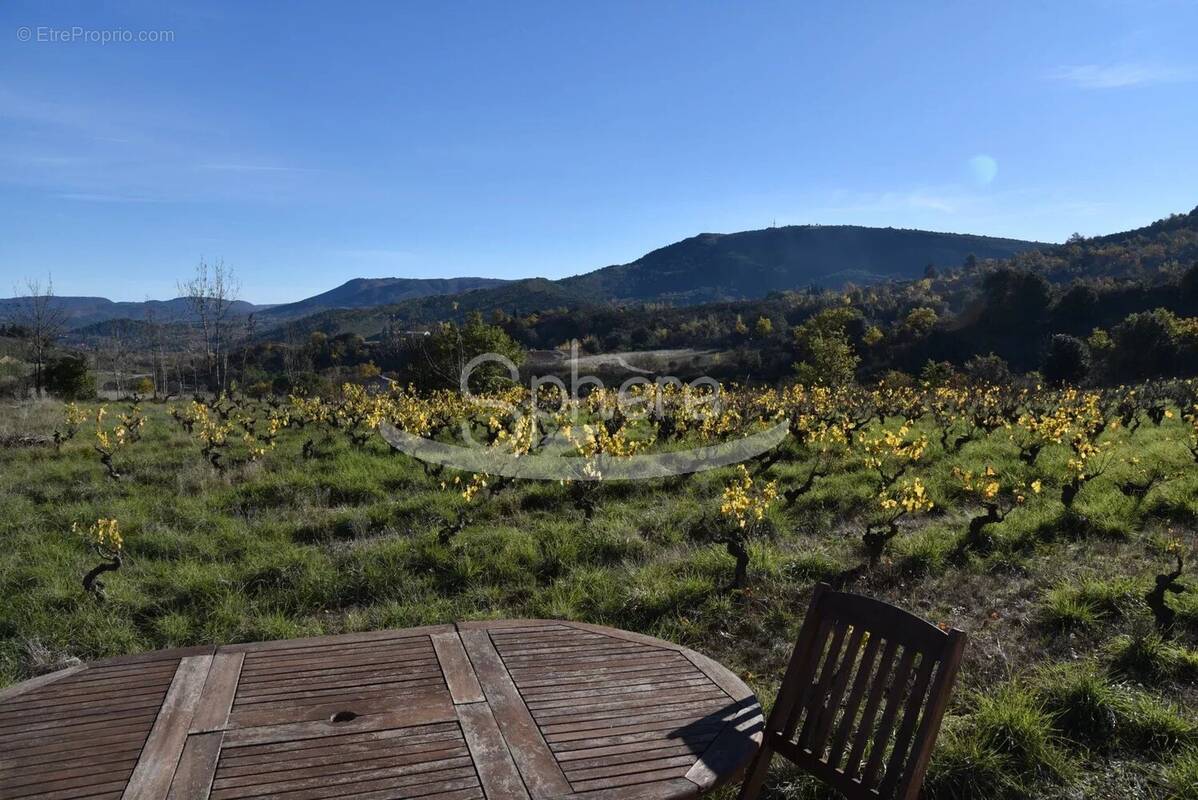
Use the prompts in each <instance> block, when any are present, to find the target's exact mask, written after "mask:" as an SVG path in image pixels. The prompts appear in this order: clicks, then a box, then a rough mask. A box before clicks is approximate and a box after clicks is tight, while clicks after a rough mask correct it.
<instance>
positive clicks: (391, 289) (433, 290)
mask: <svg viewBox="0 0 1198 800" xmlns="http://www.w3.org/2000/svg"><path fill="white" fill-rule="evenodd" d="M503 283H505V281H502V280H499V279H497V278H427V279H425V278H356V279H354V280H351V281H349V282H347V283H344V284H342V285H341V286H338V287H337V288H336V289H331V290H330V291H327V292H324V293H323V294H318V295H316V296H315V297H309V298H307V299H305V300H300V301H298V302H295V303H287V304H285V305H274V306H271V305H255V304H253V303H248V302H245V301H237V302H235V303H234V304H233V306H232V307H231V308H230V312H229V313H230V315H231V316H234V317H244V316H248V315H249V314H257V315H261V316H262V318H263V323H264V324H266V325H268V326H269V325H272V324H276V323H278V322H280V321H283V320H287V319H296V318H299V317H305V316H309V315H311V314H317V313H320V312H322V311H329V310H333V309H340V308H364V307H368V306H381V305H388V304H393V303H399V302H402V301H404V300H409V299H413V298H419V297H428V296H430V295H438V294H457V293H459V292H466V291H470V290H472V289H478V288H483V287H489V286H498V285H500V284H503ZM53 302H54V304H55V305H56V306H57V307H58V308H60V309H62V311H63V312H64V314H65V316H66V320H67V327H68V328H71V329H72V330H80V329H85V328H87V329H91V330H90V331H88V333H91V334H95V332H96V331H98V330H100V329H99V328H96V327H95V326H97V325H99V324H100V323H105V322H112V321H115V320H122V319H128V320H134V321H143V320H145V319H146V318H147V316H148V315H150V314H152V315H153V317H154V319H155V321H157V322H160V323H173V322H195V321H196V320H195V318H194V315H193V314H192V310H191V306H190V305H189V303H188V301H187V299H186V298H183V297H177V298H175V299H173V300H147V301H145V302H140V303H138V302H113V301H112V300H108V299H105V298H103V297H70V296H61V297H57V296H56V297H55V298H54V301H53ZM20 306H21V300H20V299H19V298H15V297H14V298H0V321H2V320H7V319H10V318H12V317H13V316H14V315H15V314H17V313H19V310H20Z"/></svg>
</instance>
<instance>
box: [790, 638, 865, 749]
mask: <svg viewBox="0 0 1198 800" xmlns="http://www.w3.org/2000/svg"><path fill="white" fill-rule="evenodd" d="M848 631H849V626H848V625H836V626H835V628H834V629H833V632H832V640H831V641H830V642H829V643H828V651H827V653H825V654H824V661H823V666H822V667H821V668H820V671H819V678H818V680H817V681H816V683H815V686H814V688H813V689H812V691H810V692H807V693H806V696H805V697H804V700H803V705H802V707H801V708H799V709H798V714H796V715H795V721H796V722H797V721H798V719H799V718H800V717H801V718H802V720H803V728H802V730H801V731H800V732H799V737H798V742H799V744H800V745H801V746H806V745H805V740H806V739H808V738H809V737H810V734H811V731H812V729H813V728H814V726H815V721H816V718H817V717H818V716H819V709H821V708H823V706H824V703H825V702H826V701H827V697H828V687H830V686H831V685H832V681H833V679H834V677H835V675H836V665H837V664H838V663H839V661H840V653H841V647H842V646H843V645H844V636H845V634H846V633H848ZM786 738H787V739H793V738H795V736H794V728H790V729H789V730H787V731H786Z"/></svg>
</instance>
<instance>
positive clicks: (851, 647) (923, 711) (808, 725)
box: [740, 583, 965, 800]
mask: <svg viewBox="0 0 1198 800" xmlns="http://www.w3.org/2000/svg"><path fill="white" fill-rule="evenodd" d="M964 649H965V634H964V633H962V632H961V631H958V630H951V631H948V632H945V631H942V630H940V629H939V628H937V627H936V626H935V625H932V624H931V623H929V622H927V621H925V620H923V619H920V618H919V617H917V616H915V615H914V614H910V613H908V612H906V611H903V610H902V609H901V608H896V607H895V606H892V605H890V604H889V603H883V602H881V601H879V600H873V599H871V598H868V597H862V596H860V595H855V594H846V593H844V592H834V591H832V590H831V589H830V588H829V587H828V586H827V584H822V583H821V584H819V585H817V586H816V587H815V595H814V597H812V598H811V607H810V608H809V609H808V611H807V618H806V619H805V620H804V621H803V627H802V629H801V630H800V631H799V640H798V643H797V644H796V645H795V649H794V654H793V655H792V656H791V658H790V665H789V666H788V667H787V669H786V676H785V677H784V678H783V679H782V686H781V688H780V690H779V691H778V699H777V701H776V702H775V704H774V708H773V710H772V711H771V712H770V716H769V720H767V722H766V727H765V737H764V740H763V742H762V746H761V750H760V751H759V752H758V754H757V757H756V759H755V760H754V761H753V764H752V765H751V766H750V767H749V771H748V775H747V777H746V778H745V782H744V785H743V787H742V788H741V793H740V797H741V800H753V798H756V797H758V796H759V794H760V792H761V786H762V783H763V782H764V781H765V776H766V772H767V771H768V770H769V765H770V760H771V759H772V758H773V756H774V754H775V753H776V754H778V755H780V756H782V757H783V758H785V759H787V760H788V761H791V762H793V763H794V764H796V765H798V766H799V767H801V768H802V769H804V770H806V771H807V772H809V773H811V774H812V775H814V776H816V777H817V778H819V779H821V780H823V781H824V782H825V783H827V784H828V785H830V786H831V787H833V788H834V789H836V790H838V791H840V792H841V793H842V794H844V795H845V797H847V798H848V799H849V800H859V799H862V798H874V799H875V800H876V799H877V798H887V799H889V798H893V799H894V800H914V799H915V798H916V797H917V796H918V795H919V791H920V788H921V786H922V784H923V776H924V772H925V771H926V770H927V767H928V759H929V757H930V756H931V754H932V747H933V745H934V744H935V743H936V735H937V733H939V730H940V721H941V719H942V718H943V717H944V710H945V707H946V706H947V705H948V700H949V696H950V695H951V693H952V688H953V681H954V680H955V679H956V676H957V668H958V667H959V666H960V664H961V654H962V652H963V651H964Z"/></svg>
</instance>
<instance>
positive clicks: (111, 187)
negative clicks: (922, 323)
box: [0, 0, 1198, 302]
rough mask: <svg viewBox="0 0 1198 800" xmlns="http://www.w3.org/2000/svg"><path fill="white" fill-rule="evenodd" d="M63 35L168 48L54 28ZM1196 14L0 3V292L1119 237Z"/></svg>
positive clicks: (1153, 196) (1188, 53)
mask: <svg viewBox="0 0 1198 800" xmlns="http://www.w3.org/2000/svg"><path fill="white" fill-rule="evenodd" d="M76 26H77V27H79V28H81V29H83V30H84V31H101V30H108V31H111V30H118V31H129V32H131V35H132V36H134V37H136V36H138V33H139V32H141V31H169V32H170V33H171V36H172V37H173V41H166V42H154V43H141V42H136V41H135V42H110V43H107V44H103V43H97V42H89V41H58V42H54V41H46V40H45V39H47V38H50V37H52V36H54V35H56V34H54V33H52V32H51V31H50V29H66V30H69V29H71V28H72V27H76ZM1196 30H1198V3H1193V2H1185V3H1181V2H1144V1H1143V0H1140V1H1138V2H1087V3H1076V4H1075V3H1066V2H1052V3H1044V2H1035V3H1020V2H1012V3H974V2H960V1H959V0H958V1H957V2H943V3H940V2H923V3H881V2H879V3H843V2H836V3H827V4H823V3H813V2H787V3H756V2H743V3H742V2H736V3H733V2H726V3H713V2H712V3H709V2H696V1H688V2H677V3H668V2H657V1H656V0H655V1H654V2H635V3H632V2H630V3H617V2H603V3H574V2H566V3H563V2H546V3H517V2H503V3H499V2H495V3H456V2H428V3H422V4H418V3H415V2H388V3H337V4H329V3H327V2H319V3H318V2H312V3H287V4H276V3H266V2H261V3H259V2H227V3H225V2H198V0H197V2H194V3H181V2H176V1H175V0H170V1H169V2H168V1H165V0H96V1H95V2H79V3H55V2H37V1H36V0H34V1H31V2H21V1H19V0H4V2H2V3H0V295H2V294H8V293H9V292H10V291H11V288H10V287H13V286H15V285H16V284H17V283H18V282H20V281H22V280H23V279H24V278H25V277H26V276H35V277H36V276H41V277H42V278H43V279H44V276H45V275H46V274H52V275H53V280H54V285H55V289H56V291H57V292H58V293H59V294H84V295H103V296H108V297H111V298H113V299H126V300H141V299H145V298H147V297H157V298H162V297H169V296H173V295H174V294H175V291H174V290H175V285H176V281H177V280H178V279H179V278H181V277H185V276H186V275H187V273H188V272H189V271H190V270H191V269H192V268H193V266H194V264H195V263H196V262H197V261H198V260H199V259H200V258H201V257H204V258H207V259H209V260H213V259H220V258H223V259H224V261H225V262H226V263H227V264H230V265H232V266H233V267H234V268H235V269H236V271H237V273H238V275H239V277H240V279H241V282H242V295H243V297H244V298H245V299H249V300H253V301H257V302H285V301H289V300H295V299H299V298H301V297H304V296H308V295H311V294H314V293H317V292H320V291H323V290H325V289H328V288H331V287H333V286H335V285H337V284H339V283H341V282H343V281H345V280H347V279H349V278H352V277H358V276H367V277H377V276H389V275H395V276H409V277H439V276H450V275H488V276H497V277H522V276H532V275H542V276H546V277H560V276H564V275H569V274H574V273H578V272H584V271H588V270H590V269H594V268H596V267H600V266H604V265H607V264H612V263H622V262H625V261H630V260H632V259H634V258H636V257H638V256H639V255H641V254H643V253H644V252H646V251H648V250H651V249H653V248H655V247H659V246H661V245H664V244H668V243H670V242H673V241H676V240H678V239H681V238H684V237H686V236H690V235H693V234H695V233H699V232H702V231H734V230H744V229H750V228H761V227H766V226H769V225H770V224H771V223H774V222H776V223H777V224H779V225H782V224H801V223H813V222H818V223H854V224H863V225H881V226H885V225H893V226H897V227H918V228H928V229H935V230H948V231H961V232H972V233H986V234H994V235H1002V236H1013V237H1021V238H1034V239H1040V240H1049V241H1059V240H1062V239H1064V238H1065V237H1067V236H1068V235H1069V234H1070V233H1072V232H1073V231H1079V232H1081V233H1084V234H1098V233H1108V232H1113V231H1117V230H1122V229H1127V228H1131V227H1136V226H1139V225H1143V224H1146V223H1148V222H1151V221H1152V220H1154V219H1157V218H1160V217H1162V216H1165V215H1167V214H1168V213H1170V212H1175V211H1188V210H1189V209H1191V208H1193V207H1194V206H1195V205H1198V135H1196V133H1198V48H1195V47H1194V46H1193V41H1194V40H1193V36H1194V32H1195V31H1196ZM25 35H28V37H29V38H30V41H20V39H21V38H22V36H25ZM84 35H85V36H93V35H98V34H90V33H85V34H84ZM39 39H41V40H40V41H39Z"/></svg>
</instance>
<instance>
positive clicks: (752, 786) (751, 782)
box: [738, 743, 774, 800]
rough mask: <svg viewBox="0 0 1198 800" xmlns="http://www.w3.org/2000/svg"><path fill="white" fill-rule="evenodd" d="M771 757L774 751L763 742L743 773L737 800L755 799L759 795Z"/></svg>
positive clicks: (768, 769)
mask: <svg viewBox="0 0 1198 800" xmlns="http://www.w3.org/2000/svg"><path fill="white" fill-rule="evenodd" d="M773 757H774V751H773V750H772V749H770V746H769V745H768V744H764V743H763V744H762V745H761V749H760V750H758V751H757V755H756V756H755V757H754V758H753V763H752V764H750V765H749V771H748V772H746V773H745V781H744V783H742V784H741V785H740V795H739V796H738V797H739V800H757V798H758V797H759V796H760V795H761V787H762V786H763V785H764V784H765V776H766V774H767V773H768V772H769V771H770V761H771V760H772V759H773Z"/></svg>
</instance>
